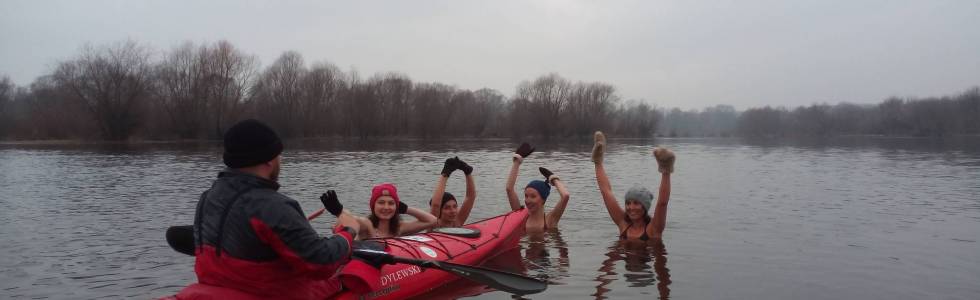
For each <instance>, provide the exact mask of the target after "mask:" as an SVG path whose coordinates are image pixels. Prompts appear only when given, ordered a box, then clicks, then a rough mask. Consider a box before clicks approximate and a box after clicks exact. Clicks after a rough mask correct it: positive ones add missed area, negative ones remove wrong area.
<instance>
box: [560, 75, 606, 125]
mask: <svg viewBox="0 0 980 300" xmlns="http://www.w3.org/2000/svg"><path fill="white" fill-rule="evenodd" d="M618 101H619V98H618V97H616V88H614V87H613V86H612V85H609V84H605V83H601V82H591V83H584V82H579V83H576V84H575V85H574V86H573V87H572V92H571V94H570V95H569V97H568V105H567V111H566V113H565V114H564V116H565V118H564V120H562V121H563V122H562V124H563V126H562V127H564V128H565V129H566V131H567V133H568V134H571V135H574V136H588V135H591V134H592V133H593V132H595V131H596V130H600V129H605V130H607V131H608V130H609V129H611V128H610V125H611V124H610V120H609V119H610V117H611V114H612V110H613V109H614V108H615V106H614V105H615V104H616V102H618Z"/></svg>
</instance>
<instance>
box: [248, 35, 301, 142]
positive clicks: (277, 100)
mask: <svg viewBox="0 0 980 300" xmlns="http://www.w3.org/2000/svg"><path fill="white" fill-rule="evenodd" d="M306 72H307V70H306V66H305V65H304V62H303V56H302V55H300V54H299V52H295V51H288V52H285V53H283V54H282V55H281V56H279V58H278V59H276V61H275V62H273V63H272V65H271V66H269V68H267V69H266V70H265V72H263V73H262V75H261V76H260V77H259V80H258V82H257V83H256V86H255V94H254V98H253V99H254V101H255V105H256V108H257V109H258V111H257V114H258V115H259V117H261V118H263V119H266V120H267V121H268V122H269V123H270V125H272V126H273V127H275V128H276V129H278V130H277V131H279V133H280V134H282V135H283V136H286V137H292V136H297V135H302V129H303V128H302V127H301V126H300V125H299V122H296V121H295V120H294V118H295V117H296V116H300V115H302V113H301V112H300V110H301V109H302V106H301V104H300V98H301V96H302V95H303V91H302V85H301V80H302V78H303V76H304V75H305V73H306Z"/></svg>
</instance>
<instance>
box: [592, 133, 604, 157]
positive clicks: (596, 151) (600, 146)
mask: <svg viewBox="0 0 980 300" xmlns="http://www.w3.org/2000/svg"><path fill="white" fill-rule="evenodd" d="M605 152H606V135H605V134H602V131H596V132H595V144H594V145H592V162H594V163H597V164H598V163H602V155H603V154H604V153H605Z"/></svg>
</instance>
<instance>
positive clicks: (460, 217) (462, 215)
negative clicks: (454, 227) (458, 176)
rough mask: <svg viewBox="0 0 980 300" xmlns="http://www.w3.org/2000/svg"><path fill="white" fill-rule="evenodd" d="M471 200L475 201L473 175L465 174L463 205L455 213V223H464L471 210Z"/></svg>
mask: <svg viewBox="0 0 980 300" xmlns="http://www.w3.org/2000/svg"><path fill="white" fill-rule="evenodd" d="M473 202H476V183H475V182H474V180H473V175H470V174H466V196H465V198H463V206H462V207H460V208H459V213H457V214H456V224H460V225H462V224H466V219H467V218H469V217H470V211H471V210H473Z"/></svg>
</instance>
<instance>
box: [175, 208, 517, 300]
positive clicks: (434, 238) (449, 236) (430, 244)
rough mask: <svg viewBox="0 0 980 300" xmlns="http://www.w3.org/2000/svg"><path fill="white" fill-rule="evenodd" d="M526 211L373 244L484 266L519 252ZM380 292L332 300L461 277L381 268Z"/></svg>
mask: <svg viewBox="0 0 980 300" xmlns="http://www.w3.org/2000/svg"><path fill="white" fill-rule="evenodd" d="M525 220H527V209H521V210H516V211H512V212H509V213H506V214H503V215H500V216H496V217H493V218H489V219H485V220H481V221H477V222H473V223H471V224H467V225H465V226H463V227H461V228H455V229H453V228H450V229H449V230H440V231H439V232H429V233H420V234H415V235H409V236H402V237H394V238H384V239H374V241H377V242H380V243H382V244H384V245H385V250H386V251H388V252H389V253H391V254H392V255H395V256H399V257H407V258H415V259H422V260H437V261H445V262H451V263H456V264H463V265H480V264H482V263H483V262H485V261H487V260H489V259H491V258H493V257H495V256H497V255H499V254H500V253H505V252H506V251H507V250H511V249H514V248H517V246H518V242H519V241H520V239H521V236H523V234H524V221H525ZM380 279H381V287H380V288H379V289H377V290H374V291H372V292H370V293H367V294H363V295H360V294H354V293H352V292H350V291H342V292H341V293H340V294H337V295H335V296H334V297H333V299H405V298H409V297H414V296H419V295H422V294H425V293H426V292H429V291H432V290H434V289H436V288H439V287H441V286H444V285H447V284H449V283H450V282H453V281H454V280H456V279H459V277H457V276H455V275H452V274H450V273H448V272H445V271H441V270H436V269H423V268H421V267H419V266H416V265H408V264H393V265H385V266H383V267H382V268H381V278H380ZM212 297H213V298H214V299H248V298H254V296H251V295H248V294H245V293H243V292H239V291H236V290H232V289H227V288H222V287H216V286H210V285H204V284H200V283H196V284H192V285H190V286H188V287H186V288H184V289H183V290H181V291H180V293H179V294H177V295H175V296H172V297H171V298H167V299H186V298H212Z"/></svg>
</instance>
